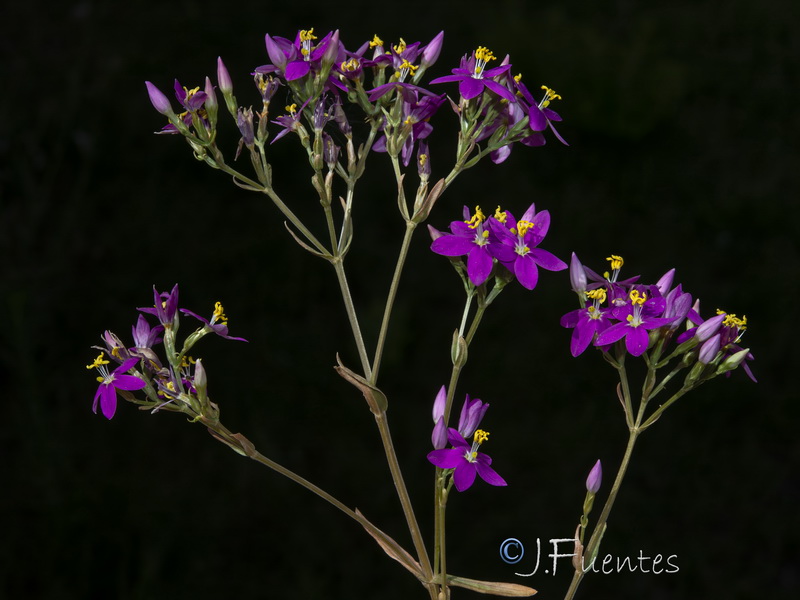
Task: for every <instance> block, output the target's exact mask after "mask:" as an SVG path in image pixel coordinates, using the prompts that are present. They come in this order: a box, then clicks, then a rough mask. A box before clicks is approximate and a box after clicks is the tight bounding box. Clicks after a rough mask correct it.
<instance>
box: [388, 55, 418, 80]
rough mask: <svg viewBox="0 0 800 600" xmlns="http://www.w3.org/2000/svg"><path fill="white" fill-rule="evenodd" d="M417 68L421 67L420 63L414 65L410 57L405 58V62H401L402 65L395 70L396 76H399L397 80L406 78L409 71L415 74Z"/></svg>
mask: <svg viewBox="0 0 800 600" xmlns="http://www.w3.org/2000/svg"><path fill="white" fill-rule="evenodd" d="M417 69H419V65H416V66H415V65H412V64H411V63H410V62H408V59H406V58H404V59H403V62H402V63H400V66H399V67H397V70H396V71H395V72H394V76H395V77H396V78H397V81H400V82H403V81H405V80H406V77H407V76H408V74H409V73H411V75H414V73H416V72H417Z"/></svg>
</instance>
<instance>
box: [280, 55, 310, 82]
mask: <svg viewBox="0 0 800 600" xmlns="http://www.w3.org/2000/svg"><path fill="white" fill-rule="evenodd" d="M309 70H311V65H310V64H309V63H308V62H307V61H305V60H295V61H293V62H290V63H289V64H288V65H286V71H285V72H284V75H285V76H286V81H294V80H295V79H300V78H301V77H305V76H306V75H307V74H308V72H309Z"/></svg>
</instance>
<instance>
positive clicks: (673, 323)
mask: <svg viewBox="0 0 800 600" xmlns="http://www.w3.org/2000/svg"><path fill="white" fill-rule="evenodd" d="M606 260H608V261H609V262H610V267H611V269H610V271H607V272H605V273H604V274H603V275H602V276H601V275H598V274H597V273H596V272H594V271H592V270H591V269H590V268H588V267H586V266H584V265H583V264H581V262H580V260H578V257H577V256H576V255H575V254H573V255H572V261H571V264H570V279H571V281H572V289H573V291H575V292H576V293H577V294H578V296H579V298H580V299H581V305H582V307H581V308H579V309H577V310H573V311H570V312H568V313H567V314H565V315H564V316H563V317H562V318H561V325H562V326H563V327H566V328H570V329H572V330H573V331H572V339H571V341H570V352H571V353H572V355H573V356H578V355H580V354H581V353H583V352H584V351H585V350H586V349H587V348H588V347H589V345H594V346H595V347H597V348H599V349H600V350H602V351H603V352H608V350H609V349H610V348H611V346H612V345H614V344H615V343H617V342H619V343H620V344H623V342H624V346H623V345H619V346H618V347H619V348H620V349H622V348H623V347H624V349H625V350H626V351H627V353H628V354H630V355H632V356H641V355H642V354H644V353H645V352H647V351H648V349H651V350H653V349H656V348H657V349H658V351H657V354H658V356H660V355H662V354H665V353H668V352H672V355H671V356H673V355H674V356H678V355H682V356H683V360H684V362H685V363H686V364H687V365H688V364H691V363H693V362H695V361H697V362H699V363H700V364H701V365H703V366H710V367H712V369H709V370H708V372H707V373H706V376H705V377H706V378H708V375H709V373H712V371H713V374H712V375H711V376H714V375H717V374H722V373H726V374H727V375H729V374H730V371H731V370H733V369H735V368H736V367H738V366H739V365H742V367H743V368H744V370H745V372H746V373H747V375H748V377H750V379H752V380H753V381H755V380H756V379H755V377H754V376H753V373H752V371H751V370H750V367H749V365H748V364H747V361H750V360H753V355H752V354H751V353H750V351H749V349H744V348H742V347H741V346H740V345H739V341H740V340H741V338H742V335H743V333H744V331H745V329H746V328H747V318H746V317H742V318H741V319H740V318H738V317H736V315H734V314H729V313H726V312H724V311H722V310H717V314H716V315H715V316H714V317H711V318H710V319H707V320H704V319H703V318H702V317H701V316H700V301H699V300H696V299H695V300H694V301H693V299H692V296H691V294H689V293H688V292H685V291H684V290H683V287H682V285H681V284H677V285H674V286H673V283H674V277H675V269H671V270H670V271H668V272H667V273H665V274H664V275H663V276H662V277H661V279H659V280H658V281H657V282H656V283H655V284H642V283H640V282H639V279H640V278H639V277H638V276H637V277H633V278H630V279H626V280H620V279H619V274H620V270H621V268H622V266H623V264H624V261H623V259H622V257H621V256H617V255H613V254H612V255H611V256H609V257H608V258H607V259H606ZM682 325H683V326H684V331H682V332H679V331H678V330H679V329H680V328H681V326H682ZM668 344H673V345H674V348H672V347H671V346H669V345H668Z"/></svg>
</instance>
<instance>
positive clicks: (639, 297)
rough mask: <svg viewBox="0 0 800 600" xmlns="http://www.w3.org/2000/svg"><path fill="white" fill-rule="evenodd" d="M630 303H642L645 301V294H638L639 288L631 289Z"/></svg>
mask: <svg viewBox="0 0 800 600" xmlns="http://www.w3.org/2000/svg"><path fill="white" fill-rule="evenodd" d="M630 299H631V304H632V305H634V306H636V305H637V304H640V305H641V304H644V303H645V302H646V301H647V294H640V293H639V290H631V293H630Z"/></svg>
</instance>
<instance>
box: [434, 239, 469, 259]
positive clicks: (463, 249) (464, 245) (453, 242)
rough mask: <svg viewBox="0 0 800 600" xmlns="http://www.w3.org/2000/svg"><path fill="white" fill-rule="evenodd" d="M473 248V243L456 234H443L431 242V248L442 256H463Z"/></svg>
mask: <svg viewBox="0 0 800 600" xmlns="http://www.w3.org/2000/svg"><path fill="white" fill-rule="evenodd" d="M474 249H475V243H474V242H473V241H472V240H471V239H469V238H465V237H461V236H458V235H443V236H442V237H440V238H437V239H435V240H434V241H433V243H432V244H431V250H433V251H434V252H436V254H441V255H442V256H464V255H465V254H469V253H470V252H472V250H474Z"/></svg>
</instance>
